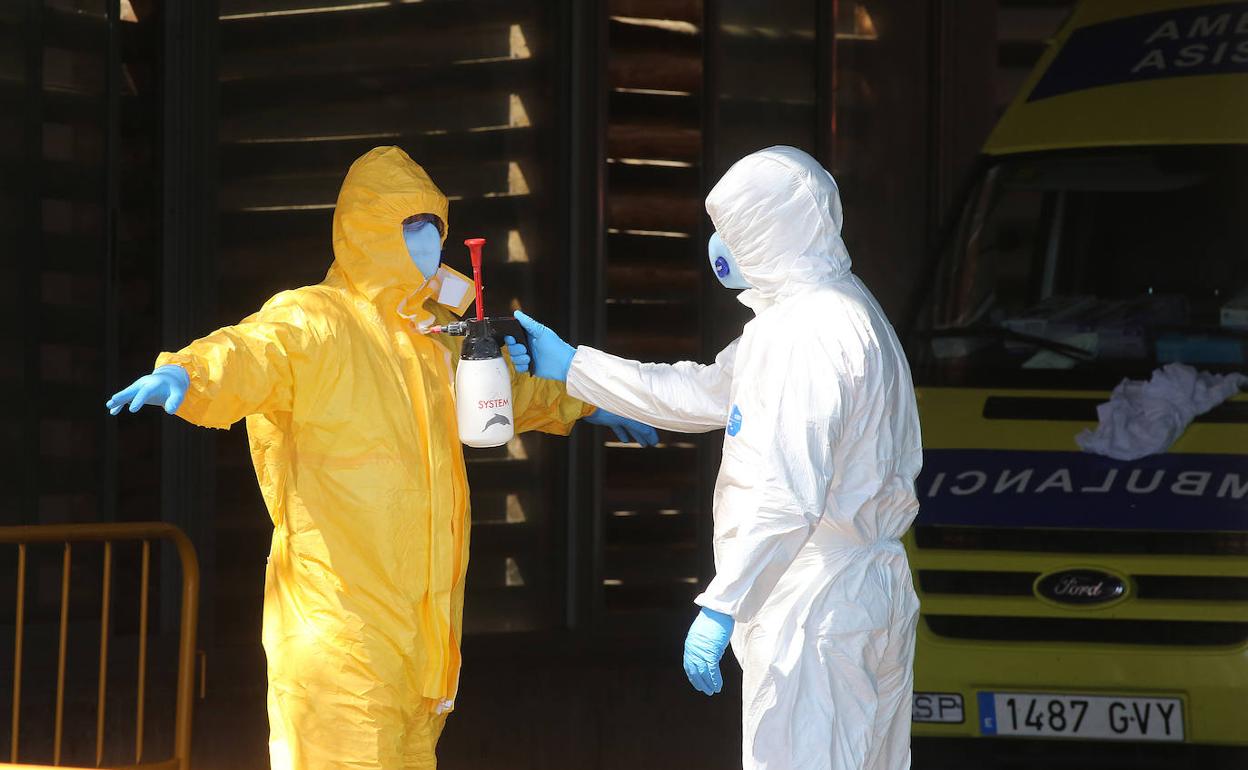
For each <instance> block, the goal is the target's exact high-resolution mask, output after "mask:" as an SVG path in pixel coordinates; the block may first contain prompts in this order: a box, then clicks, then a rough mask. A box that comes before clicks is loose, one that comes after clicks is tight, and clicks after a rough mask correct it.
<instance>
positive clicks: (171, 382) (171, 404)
mask: <svg viewBox="0 0 1248 770" xmlns="http://www.w3.org/2000/svg"><path fill="white" fill-rule="evenodd" d="M189 387H191V378H190V376H189V375H188V374H187V373H186V370H185V369H183V368H182V367H180V366H174V365H169V366H161V367H158V368H157V369H156V371H154V372H152V373H151V374H147V375H144V376H142V377H140V378H139V379H137V380H135V381H134V382H133V383H131V385H130V387H128V388H126V389H125V390H123V391H121V392H119V393H117V394H116V395H114V396H113V397H112V398H110V399H109V400H108V403H107V404H106V406H107V407H108V411H109V412H110V413H111V414H113V415H118V414H121V410H122V408H123V407H125V405H126V404H129V405H130V411H131V412H137V411H139V409H141V408H142V407H143V405H144V404H159V405H163V406H164V407H165V411H166V412H168V413H169V414H173V413H174V412H176V411H178V407H180V406H182V399H184V398H186V390H187V388H189Z"/></svg>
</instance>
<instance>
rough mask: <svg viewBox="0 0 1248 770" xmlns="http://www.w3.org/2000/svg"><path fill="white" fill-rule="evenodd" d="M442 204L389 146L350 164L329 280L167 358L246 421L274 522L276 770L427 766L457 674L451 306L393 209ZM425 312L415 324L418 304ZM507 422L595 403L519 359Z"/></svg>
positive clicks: (457, 469) (203, 419)
mask: <svg viewBox="0 0 1248 770" xmlns="http://www.w3.org/2000/svg"><path fill="white" fill-rule="evenodd" d="M425 213H428V214H436V215H437V216H439V217H441V219H442V221H443V222H447V200H446V197H445V196H444V195H443V194H442V193H441V192H440V191H439V190H438V188H437V187H436V186H435V185H434V183H433V181H432V180H431V179H430V178H429V176H428V175H427V174H426V173H425V172H424V170H423V169H422V168H421V167H420V166H418V165H417V164H416V163H414V162H413V161H412V160H411V158H409V157H408V156H407V155H406V154H405V153H404V152H403V151H402V150H400V149H398V148H396V147H383V148H378V149H375V150H373V151H371V152H369V153H368V154H367V155H365V156H363V157H362V158H360V159H359V160H357V161H356V162H355V164H354V165H352V167H351V170H350V171H349V172H348V173H347V177H346V180H345V181H344V182H343V185H342V191H341V192H340V193H339V196H338V204H337V208H336V209H335V211H334V256H335V260H334V264H333V266H332V267H331V268H330V270H329V274H328V275H327V276H326V278H325V280H324V282H322V283H320V284H318V285H316V286H308V287H304V288H300V289H295V290H293V291H285V292H281V293H280V294H278V295H276V296H274V297H273V298H272V299H271V300H269V301H268V302H267V303H266V304H265V305H264V307H263V308H262V309H261V310H260V312H258V313H256V314H254V315H252V316H250V317H248V318H246V319H244V320H243V321H242V323H240V324H238V325H237V326H230V327H227V328H225V329H221V330H219V331H216V332H214V333H212V334H210V335H208V336H207V337H204V338H203V339H200V340H197V341H195V342H193V343H192V344H191V345H189V346H187V347H186V348H185V349H183V350H182V351H180V352H179V353H175V354H168V353H165V354H162V355H161V356H160V358H159V359H158V360H157V365H158V366H163V365H166V364H178V365H181V366H182V367H183V368H185V369H186V371H187V372H188V373H189V374H190V381H191V386H190V389H189V391H188V393H187V395H186V400H185V402H184V403H183V404H182V406H181V408H180V409H179V410H178V412H177V414H178V416H180V417H182V418H184V419H186V420H188V421H190V422H192V423H195V424H196V425H203V426H206V427H215V428H225V427H228V426H229V425H230V424H232V423H234V422H236V421H237V420H239V419H241V418H243V417H246V418H247V432H248V435H249V437H250V441H251V453H252V459H253V461H254V463H255V467H256V476H257V477H258V479H259V481H260V488H261V491H262V492H263V494H264V499H265V503H266V504H267V505H268V509H269V513H270V514H271V516H272V518H273V526H274V530H273V546H272V551H271V553H270V556H269V567H268V575H267V580H266V586H265V597H264V647H265V651H266V653H267V655H268V662H269V723H270V757H271V761H272V767H273V769H274V770H287V769H288V768H289V769H292V770H293V769H298V770H312V769H313V768H315V769H318V770H319V769H320V768H347V767H350V768H387V769H389V768H433V767H435V766H436V760H435V758H434V747H435V746H436V744H437V740H438V736H439V734H440V733H441V730H442V725H443V722H444V720H445V715H446V712H447V711H449V710H450V708H451V707H452V705H453V702H454V698H455V693H456V689H457V686H458V678H459V666H460V657H459V641H460V632H461V627H462V619H463V603H464V574H465V571H466V569H467V566H468V525H469V515H468V482H467V477H466V475H465V469H464V457H463V451H462V448H461V446H460V443H459V439H458V431H457V428H456V423H455V403H454V388H453V379H454V372H455V366H456V364H457V362H458V357H459V351H458V347H459V346H458V341H457V340H456V338H448V337H445V336H444V335H439V336H438V337H437V338H436V339H435V338H431V337H427V336H425V335H423V334H421V333H420V332H419V331H418V330H417V329H416V328H415V322H425V323H428V322H430V321H436V322H437V323H445V322H447V321H449V320H453V317H452V315H451V314H450V312H449V311H447V310H446V309H445V308H442V307H441V306H439V305H437V304H436V303H435V302H434V301H433V299H432V297H433V296H434V292H435V291H436V289H437V283H438V282H437V281H436V280H434V281H426V280H425V279H424V277H423V276H422V275H421V274H420V271H419V270H418V269H417V268H416V267H415V265H414V264H413V263H412V261H411V259H410V258H409V256H408V253H407V249H406V246H405V244H404V240H403V234H402V227H401V223H402V222H403V220H404V219H405V218H407V217H409V216H411V215H413V214H425ZM413 319H414V320H413ZM512 387H513V389H514V392H513V404H514V408H515V421H516V429H517V430H519V431H524V430H541V431H545V432H547V433H557V434H561V435H566V434H567V433H568V432H569V431H570V430H571V426H572V424H573V423H574V422H575V421H576V420H577V419H578V418H580V417H582V416H584V415H586V414H588V413H590V412H592V411H593V408H592V407H587V406H585V405H584V404H582V403H581V402H580V401H576V400H574V399H571V398H569V397H568V396H567V395H566V393H565V391H564V390H563V386H562V384H557V383H552V382H549V381H542V380H536V379H533V378H530V377H528V376H526V375H514V374H513V378H512Z"/></svg>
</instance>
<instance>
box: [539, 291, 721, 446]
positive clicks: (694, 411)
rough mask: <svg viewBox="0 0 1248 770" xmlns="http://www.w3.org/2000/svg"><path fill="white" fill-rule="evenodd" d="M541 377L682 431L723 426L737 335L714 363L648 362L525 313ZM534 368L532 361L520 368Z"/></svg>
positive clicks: (623, 411) (598, 403) (610, 406)
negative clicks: (570, 337)
mask: <svg viewBox="0 0 1248 770" xmlns="http://www.w3.org/2000/svg"><path fill="white" fill-rule="evenodd" d="M516 318H517V319H518V320H519V321H520V323H521V324H522V325H523V326H524V327H525V331H526V332H527V333H528V335H529V344H530V346H531V347H532V351H531V352H532V356H533V359H534V360H533V361H532V370H533V373H534V374H535V375H536V376H537V377H541V378H545V379H552V380H561V381H565V382H566V383H567V389H568V394H569V395H571V396H573V397H574V398H578V399H581V400H582V401H586V402H588V403H590V404H593V405H594V406H597V407H600V408H602V409H605V410H607V411H609V412H612V413H614V414H618V415H621V416H623V417H627V418H630V419H634V420H638V421H640V422H644V423H645V424H647V425H653V426H654V427H656V428H662V429H665V430H673V431H679V432H682V433H705V432H708V431H712V430H719V429H722V428H723V427H724V425H725V424H726V423H727V421H728V411H729V407H730V405H729V400H730V394H731V389H732V367H733V360H734V358H735V356H736V349H737V343H736V342H735V341H734V342H733V343H732V344H731V345H729V346H728V347H727V348H725V349H724V350H723V351H722V352H720V354H719V355H718V356H716V357H715V363H713V364H698V363H693V362H690V361H682V362H680V363H676V364H648V363H641V362H639V361H630V360H628V359H624V358H619V357H617V356H613V355H611V354H609V353H604V352H602V351H600V350H596V349H594V348H591V347H588V346H585V345H582V346H580V347H578V348H573V347H572V346H571V345H568V344H567V343H566V342H564V341H563V340H562V339H560V338H559V335H557V334H555V333H554V332H553V331H551V330H550V329H548V328H546V327H545V326H543V325H542V324H540V323H538V322H537V321H534V320H533V319H532V318H530V317H529V316H527V315H525V314H524V313H519V312H517V313H516ZM522 365H523V367H524V368H529V362H528V361H524V362H523V364H521V363H519V362H518V363H517V368H518V369H520V368H521V367H522Z"/></svg>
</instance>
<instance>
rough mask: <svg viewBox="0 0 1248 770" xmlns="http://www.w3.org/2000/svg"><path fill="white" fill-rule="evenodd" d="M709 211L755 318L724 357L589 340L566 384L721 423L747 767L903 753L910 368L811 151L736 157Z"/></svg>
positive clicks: (619, 401) (832, 186) (878, 764)
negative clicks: (633, 352) (618, 352)
mask: <svg viewBox="0 0 1248 770" xmlns="http://www.w3.org/2000/svg"><path fill="white" fill-rule="evenodd" d="M706 209H707V212H708V213H709V214H710V216H711V220H712V221H713V222H714V224H715V227H716V229H717V231H718V232H719V234H720V236H721V237H722V238H723V240H724V242H725V243H726V244H727V246H728V249H729V250H730V251H731V252H732V254H733V255H734V256H735V258H736V260H737V263H738V265H739V267H740V270H741V273H742V275H743V276H744V277H745V278H746V279H747V280H748V281H749V282H750V284H751V285H752V286H754V287H755V288H754V289H751V290H749V291H746V292H744V293H743V294H742V295H741V297H740V298H741V301H742V302H743V303H745V304H746V305H747V306H749V307H750V308H752V309H753V310H754V311H755V315H756V317H755V318H754V319H753V320H752V321H750V322H749V323H748V324H746V326H745V330H744V333H743V334H742V335H741V337H740V338H739V339H737V340H736V341H734V342H733V343H732V344H731V345H729V346H728V347H727V348H726V349H725V350H724V351H723V352H722V353H720V354H719V355H718V356H717V357H716V360H715V363H714V364H711V365H709V366H704V365H700V364H695V363H690V362H684V363H678V364H674V365H664V364H642V363H638V362H636V361H627V360H623V359H620V358H616V357H614V356H610V355H608V354H606V353H603V352H601V351H598V350H594V349H592V348H588V347H581V348H579V349H578V350H577V353H576V356H575V358H574V359H573V362H572V367H571V370H570V372H569V374H568V380H567V384H568V393H569V394H570V395H573V396H575V397H576V398H580V399H582V400H584V401H587V402H589V403H592V404H595V405H597V406H599V407H601V408H604V409H607V410H609V411H612V412H615V413H617V414H622V415H626V416H628V417H632V418H634V419H638V420H644V421H645V422H646V423H647V424H649V425H653V426H655V427H659V428H665V429H668V430H675V431H683V432H705V431H711V430H718V429H721V428H725V426H726V427H727V435H726V436H725V439H724V454H723V463H722V465H721V466H720V471H719V478H718V480H717V481H716V484H715V496H714V516H715V567H716V575H715V578H714V580H712V581H711V583H710V585H709V586H707V589H706V591H705V592H704V593H703V594H701V595H700V596H699V597H698V598H697V600H696V601H697V603H698V604H700V605H702V606H703V607H707V608H709V609H713V610H717V611H719V612H723V613H727V614H728V615H731V616H732V617H733V618H734V619H735V621H736V625H735V629H734V632H733V636H732V647H733V650H734V652H735V653H736V656H737V659H738V660H739V661H740V662H741V666H742V669H743V670H744V683H743V688H744V693H743V721H744V736H743V738H744V740H743V765H744V767H745V768H746V770H763V768H766V770H797V769H798V768H801V769H802V770H816V769H817V770H828V769H829V768H835V769H837V770H840V769H842V768H844V769H849V768H855V769H857V768H869V769H870V770H900V769H901V768H907V767H909V764H910V702H911V693H912V688H913V672H912V667H913V661H914V641H915V624H916V622H917V618H918V609H919V604H918V598H917V597H916V595H915V592H914V587H913V584H912V582H911V577H910V568H909V565H908V564H907V561H906V554H905V551H904V550H903V549H902V546H901V543H900V542H899V538H900V537H901V536H902V535H903V534H904V533H905V532H906V530H907V529H908V528H909V527H910V524H911V522H912V521H913V519H914V516H915V514H916V513H917V510H918V502H917V499H916V497H915V492H914V480H915V477H916V476H917V475H918V472H919V468H920V465H921V463H922V449H921V442H920V436H919V419H918V411H917V408H916V404H915V396H914V389H913V386H912V383H911V379H910V369H909V366H908V364H907V362H906V358H905V356H904V354H903V353H902V349H901V345H900V343H899V342H898V339H897V335H896V333H895V332H894V331H893V328H892V326H891V325H890V324H889V322H888V320H887V319H886V318H885V317H884V313H883V311H882V310H881V309H880V306H879V305H878V304H877V303H876V301H875V299H874V298H873V297H872V295H871V293H870V292H869V291H868V290H867V288H866V286H864V285H863V284H862V282H861V281H859V280H858V278H857V277H855V276H854V275H853V274H852V273H851V272H850V259H849V254H848V253H847V252H846V249H845V245H844V243H843V242H842V241H841V236H840V233H841V204H840V196H839V194H838V192H837V187H836V183H835V181H833V179H832V176H831V175H830V174H828V172H827V171H825V170H824V169H823V168H822V167H820V166H819V164H818V163H817V162H816V161H815V160H814V159H813V158H811V157H810V156H809V155H807V154H806V153H804V152H801V151H800V150H796V149H794V148H791V147H773V148H770V149H767V150H763V151H761V152H757V153H754V154H752V155H749V156H746V157H745V158H743V159H742V160H740V161H738V162H737V163H736V164H735V165H734V166H733V167H732V168H731V169H729V171H728V172H727V173H726V174H725V175H724V177H723V178H722V179H721V180H720V181H719V183H718V184H716V185H715V188H714V189H713V190H711V193H710V195H709V196H708V197H707V200H706Z"/></svg>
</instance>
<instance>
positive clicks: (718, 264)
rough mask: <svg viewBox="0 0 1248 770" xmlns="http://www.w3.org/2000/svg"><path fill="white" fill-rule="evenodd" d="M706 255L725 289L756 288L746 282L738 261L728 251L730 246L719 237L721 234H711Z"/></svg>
mask: <svg viewBox="0 0 1248 770" xmlns="http://www.w3.org/2000/svg"><path fill="white" fill-rule="evenodd" d="M706 255H707V257H708V258H710V260H711V270H713V271H715V277H716V278H718V279H719V282H720V283H722V284H723V285H724V286H725V287H727V288H729V289H752V288H754V287H753V286H751V285H750V282H749V281H747V280H745V276H743V275H741V268H739V267H737V260H735V259H733V258H732V252H730V251H728V246H727V245H725V244H724V241H723V239H721V238H720V237H719V233H712V234H711V239H710V240H709V241H707V243H706Z"/></svg>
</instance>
